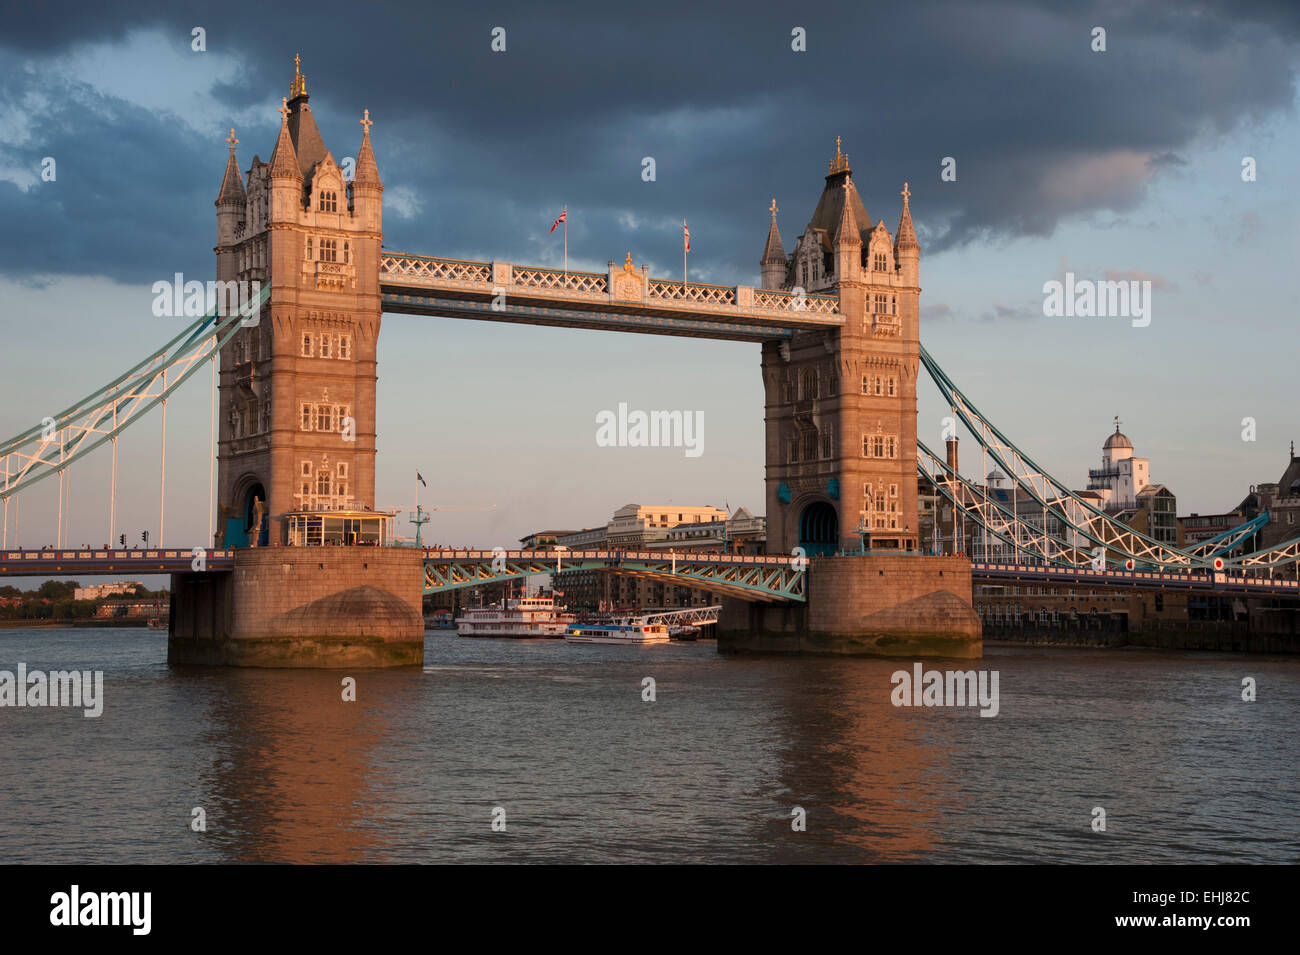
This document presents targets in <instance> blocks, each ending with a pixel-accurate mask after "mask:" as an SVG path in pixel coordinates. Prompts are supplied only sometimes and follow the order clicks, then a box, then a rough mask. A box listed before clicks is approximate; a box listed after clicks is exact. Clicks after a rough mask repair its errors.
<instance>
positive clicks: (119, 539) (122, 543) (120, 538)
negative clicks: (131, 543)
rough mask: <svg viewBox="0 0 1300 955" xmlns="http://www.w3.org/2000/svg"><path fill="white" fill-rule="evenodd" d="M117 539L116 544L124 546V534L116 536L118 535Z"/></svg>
mask: <svg viewBox="0 0 1300 955" xmlns="http://www.w3.org/2000/svg"><path fill="white" fill-rule="evenodd" d="M117 539H118V542H119V543H120V544H121V545H122V546H123V547H125V546H126V535H125V534H118V535H117Z"/></svg>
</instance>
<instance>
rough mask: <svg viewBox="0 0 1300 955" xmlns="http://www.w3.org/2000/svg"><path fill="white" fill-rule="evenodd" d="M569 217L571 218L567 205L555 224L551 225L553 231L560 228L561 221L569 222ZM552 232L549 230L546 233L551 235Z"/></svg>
mask: <svg viewBox="0 0 1300 955" xmlns="http://www.w3.org/2000/svg"><path fill="white" fill-rule="evenodd" d="M568 219H569V207H568V206H565V207H564V210H563V211H562V212H561V213H560V217H559V218H558V219H556V220H555V224H554V225H552V226H551V232H554V231H555V230H556V229H558V228H559V227H560V223H561V222H567V221H568ZM551 232H548V233H546V234H547V235H550V234H551Z"/></svg>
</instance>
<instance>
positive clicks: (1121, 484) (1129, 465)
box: [1088, 417, 1151, 510]
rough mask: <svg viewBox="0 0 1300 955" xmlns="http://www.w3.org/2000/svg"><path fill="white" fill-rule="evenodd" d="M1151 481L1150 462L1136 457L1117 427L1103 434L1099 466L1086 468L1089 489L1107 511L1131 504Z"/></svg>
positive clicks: (1116, 423)
mask: <svg viewBox="0 0 1300 955" xmlns="http://www.w3.org/2000/svg"><path fill="white" fill-rule="evenodd" d="M1150 483H1151V462H1150V461H1149V460H1148V459H1147V458H1139V457H1135V456H1134V454H1133V442H1132V441H1130V440H1129V439H1128V436H1127V435H1125V434H1124V433H1123V432H1121V431H1120V430H1119V418H1118V417H1117V418H1116V419H1115V432H1114V434H1110V435H1107V436H1106V442H1105V443H1104V444H1103V445H1102V446H1101V467H1100V468H1093V469H1091V470H1090V471H1088V490H1090V491H1096V492H1097V493H1098V495H1099V496H1100V497H1101V499H1102V503H1103V507H1104V508H1105V509H1107V510H1120V509H1123V508H1127V507H1133V506H1134V505H1135V504H1136V503H1137V496H1138V493H1139V492H1140V491H1141V490H1142V489H1143V488H1144V487H1146V486H1147V485H1149V484H1150Z"/></svg>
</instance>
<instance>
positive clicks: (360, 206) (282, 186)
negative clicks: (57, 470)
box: [215, 57, 384, 546]
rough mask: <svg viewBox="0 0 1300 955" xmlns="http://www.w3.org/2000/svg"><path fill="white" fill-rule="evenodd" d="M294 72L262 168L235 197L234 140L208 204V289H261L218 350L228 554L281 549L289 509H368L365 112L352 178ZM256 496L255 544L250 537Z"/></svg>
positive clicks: (221, 527)
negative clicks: (211, 219) (242, 322)
mask: <svg viewBox="0 0 1300 955" xmlns="http://www.w3.org/2000/svg"><path fill="white" fill-rule="evenodd" d="M294 61H295V64H297V63H298V59H297V57H295V58H294ZM294 72H295V75H294V79H293V83H292V84H291V86H290V90H289V96H288V97H287V98H286V99H285V100H283V101H282V103H281V107H280V114H281V120H280V132H279V137H278V139H277V140H276V144H275V148H274V149H273V151H272V152H271V158H270V161H269V162H263V161H262V160H261V159H259V158H258V157H256V156H254V157H253V162H252V165H251V166H250V167H249V169H248V176H247V187H245V184H244V180H243V177H241V175H240V171H239V165H238V162H237V160H236V158H235V143H236V142H237V140H236V139H235V138H234V130H231V137H230V140H229V142H230V156H229V158H228V159H227V161H226V172H225V178H224V179H223V181H222V184H221V192H220V194H219V195H218V196H217V201H216V207H217V246H216V249H215V251H216V254H217V279H218V280H219V281H222V282H229V281H232V280H234V281H240V282H249V283H250V284H251V283H252V282H258V283H261V285H262V286H263V287H265V286H267V285H269V286H270V290H271V292H270V299H269V301H268V302H267V304H266V305H265V306H264V307H263V308H262V310H261V313H260V315H259V316H258V317H257V319H256V321H255V322H254V321H253V320H251V319H250V320H247V324H248V326H249V327H241V328H240V330H239V331H238V333H237V334H236V335H235V336H234V337H233V338H232V339H231V341H230V342H229V343H227V344H226V346H225V347H224V348H223V349H222V350H221V358H220V366H221V371H220V383H219V386H218V391H219V411H218V427H219V444H218V452H217V460H218V468H217V471H218V479H217V488H218V492H217V493H218V498H217V499H218V504H219V511H218V518H217V527H218V532H217V534H218V540H219V541H220V542H223V543H224V544H225V545H227V546H230V545H242V544H243V543H245V542H248V543H260V544H261V545H265V544H267V543H269V542H271V541H278V542H280V543H284V542H285V536H284V535H285V527H286V515H289V514H291V513H293V512H298V511H349V510H351V511H368V510H372V509H373V507H374V493H375V381H376V374H375V368H376V365H375V357H376V355H375V347H376V343H377V341H378V338H379V323H380V316H381V312H382V309H381V306H380V297H379V250H380V244H381V242H382V240H383V189H384V187H383V184H382V183H381V182H380V180H379V170H378V168H377V166H376V165H375V156H374V152H373V151H372V149H371V146H370V126H371V122H370V115H369V111H368V110H367V111H366V114H365V116H364V118H363V119H362V120H361V124H362V136H361V147H360V149H359V151H358V153H357V159H356V165H355V174H354V175H353V177H352V181H351V182H349V181H347V180H346V178H345V175H344V170H343V169H342V168H340V166H339V164H338V163H337V162H336V161H335V159H334V157H333V156H332V155H331V154H330V152H329V150H327V149H326V148H325V143H324V141H323V140H322V139H321V134H320V131H319V129H317V127H316V121H315V119H314V118H313V116H312V111H311V107H310V106H309V105H308V96H307V88H306V80H305V78H304V77H303V75H302V73H301V72H300V71H299V70H298V69H297V67H296V66H295V71H294ZM259 500H260V501H261V502H262V505H263V509H264V511H265V518H264V519H263V520H262V522H261V533H260V535H259V537H260V539H259V540H258V541H256V542H254V541H248V532H249V530H250V529H251V528H252V527H254V526H255V524H256V516H255V510H256V509H255V501H259Z"/></svg>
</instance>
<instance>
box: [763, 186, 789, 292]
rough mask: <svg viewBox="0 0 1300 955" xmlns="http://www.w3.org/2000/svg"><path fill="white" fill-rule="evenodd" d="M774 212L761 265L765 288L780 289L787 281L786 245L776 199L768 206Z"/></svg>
mask: <svg viewBox="0 0 1300 955" xmlns="http://www.w3.org/2000/svg"><path fill="white" fill-rule="evenodd" d="M768 211H770V212H771V213H772V224H771V225H770V226H768V229H767V244H766V245H765V246H763V258H762V259H761V260H759V267H760V268H761V269H762V272H763V288H765V289H779V288H780V287H781V284H782V283H783V282H784V281H785V247H784V246H783V245H781V230H780V229H778V228H777V227H776V213H777V208H776V200H775V199H773V200H772V205H771V206H769V207H768Z"/></svg>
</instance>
